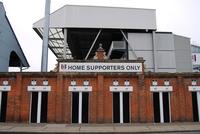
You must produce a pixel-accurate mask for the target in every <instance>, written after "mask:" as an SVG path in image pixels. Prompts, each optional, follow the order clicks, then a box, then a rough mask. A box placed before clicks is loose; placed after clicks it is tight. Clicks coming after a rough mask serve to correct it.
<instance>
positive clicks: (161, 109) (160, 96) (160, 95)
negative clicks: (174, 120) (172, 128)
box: [159, 92, 164, 123]
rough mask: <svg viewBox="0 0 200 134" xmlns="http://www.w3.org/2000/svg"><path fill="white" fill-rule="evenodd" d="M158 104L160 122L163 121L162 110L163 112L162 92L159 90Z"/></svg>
mask: <svg viewBox="0 0 200 134" xmlns="http://www.w3.org/2000/svg"><path fill="white" fill-rule="evenodd" d="M159 102H160V103H159V104H160V122H161V123H164V112H163V93H162V92H159Z"/></svg>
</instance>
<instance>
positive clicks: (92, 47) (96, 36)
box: [85, 29, 102, 60]
mask: <svg viewBox="0 0 200 134" xmlns="http://www.w3.org/2000/svg"><path fill="white" fill-rule="evenodd" d="M101 31H102V29H100V30H99V32H98V34H97V36H96V37H95V39H94V41H93V43H92V46H91V47H90V50H89V51H88V53H87V55H86V56H85V60H87V58H88V57H89V55H90V52H91V51H92V48H93V47H94V44H95V43H96V41H97V39H98V37H99V35H100V33H101Z"/></svg>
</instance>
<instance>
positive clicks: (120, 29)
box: [120, 29, 137, 59]
mask: <svg viewBox="0 0 200 134" xmlns="http://www.w3.org/2000/svg"><path fill="white" fill-rule="evenodd" d="M120 32H121V33H122V35H123V37H124V39H125V40H126V42H127V43H128V45H129V47H130V49H131V50H132V53H133V54H134V56H135V59H137V55H136V53H135V52H134V49H133V47H132V46H131V44H130V42H129V41H128V38H127V37H126V35H125V33H124V32H123V31H122V30H121V29H120Z"/></svg>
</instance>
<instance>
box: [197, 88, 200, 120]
mask: <svg viewBox="0 0 200 134" xmlns="http://www.w3.org/2000/svg"><path fill="white" fill-rule="evenodd" d="M197 106H198V116H199V122H200V91H198V92H197Z"/></svg>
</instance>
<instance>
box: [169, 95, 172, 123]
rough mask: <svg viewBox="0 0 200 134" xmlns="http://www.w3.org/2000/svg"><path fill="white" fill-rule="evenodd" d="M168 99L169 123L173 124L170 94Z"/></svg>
mask: <svg viewBox="0 0 200 134" xmlns="http://www.w3.org/2000/svg"><path fill="white" fill-rule="evenodd" d="M168 99H169V122H172V117H171V100H170V99H171V94H170V92H168Z"/></svg>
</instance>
